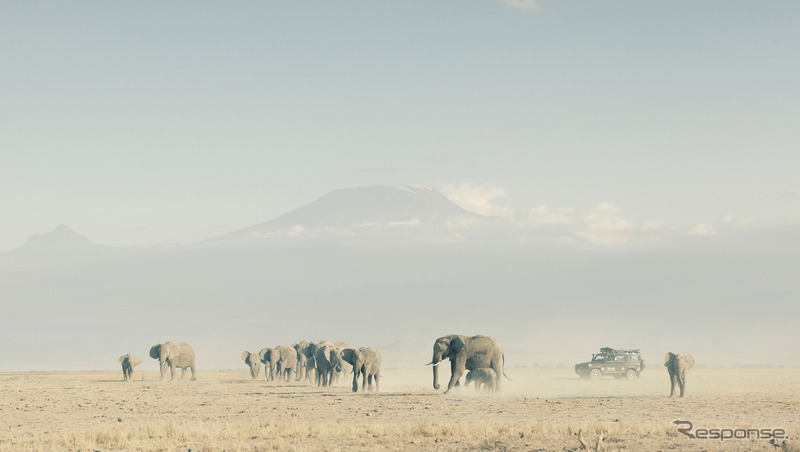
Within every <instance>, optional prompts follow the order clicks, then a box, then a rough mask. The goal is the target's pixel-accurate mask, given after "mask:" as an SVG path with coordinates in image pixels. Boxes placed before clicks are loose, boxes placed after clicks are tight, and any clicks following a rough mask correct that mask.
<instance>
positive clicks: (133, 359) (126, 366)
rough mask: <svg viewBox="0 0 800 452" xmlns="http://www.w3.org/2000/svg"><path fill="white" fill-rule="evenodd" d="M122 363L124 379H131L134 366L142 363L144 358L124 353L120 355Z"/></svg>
mask: <svg viewBox="0 0 800 452" xmlns="http://www.w3.org/2000/svg"><path fill="white" fill-rule="evenodd" d="M119 363H120V364H122V381H126V380H130V379H131V374H132V373H133V368H134V367H136V366H138V365H139V364H141V363H142V358H139V357H138V356H133V355H122V356H120V357H119Z"/></svg>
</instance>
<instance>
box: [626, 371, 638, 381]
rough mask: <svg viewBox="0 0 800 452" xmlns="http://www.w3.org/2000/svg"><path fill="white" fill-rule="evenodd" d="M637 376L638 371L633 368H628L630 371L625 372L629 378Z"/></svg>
mask: <svg viewBox="0 0 800 452" xmlns="http://www.w3.org/2000/svg"><path fill="white" fill-rule="evenodd" d="M636 377H637V375H636V371H635V370H633V369H628V371H627V372H625V378H627V379H628V380H633V379H634V378H636Z"/></svg>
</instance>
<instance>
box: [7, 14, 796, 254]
mask: <svg viewBox="0 0 800 452" xmlns="http://www.w3.org/2000/svg"><path fill="white" fill-rule="evenodd" d="M517 3H518V4H530V3H528V2H523V1H519V2H517ZM537 4H538V8H535V9H521V8H515V7H512V6H509V5H508V4H506V3H504V2H502V1H496V0H471V1H464V0H460V1H446V0H434V1H431V0H427V1H402V2H385V1H384V2H381V1H374V0H371V1H337V2H333V1H330V0H327V1H305V2H295V1H276V2H238V3H236V2H203V1H191V2H188V1H184V2H166V3H165V2H135V3H124V4H123V3H119V2H105V1H92V2H89V1H83V2H55V1H53V2H36V1H31V2H28V1H26V2H3V3H2V4H0V55H2V60H0V152H1V153H2V156H3V160H2V162H3V164H2V165H1V166H0V212H3V214H2V216H1V217H0V219H1V220H2V221H0V251H2V250H6V249H10V248H13V247H15V246H18V245H20V244H21V243H22V242H23V241H24V240H25V238H26V237H28V236H29V235H31V234H32V233H35V232H47V231H49V230H51V229H53V228H54V227H55V226H56V225H58V224H59V223H66V224H68V225H70V226H71V227H72V228H73V229H75V230H77V231H79V232H81V233H83V234H86V235H87V236H89V237H90V238H91V239H93V240H95V241H97V242H100V243H106V244H111V245H132V244H145V243H157V242H174V241H194V240H202V239H206V238H209V237H212V236H215V235H219V234H222V233H226V232H229V231H232V230H234V229H238V228H242V227H246V226H249V225H252V224H254V223H258V222H262V221H266V220H269V219H271V218H273V217H275V216H277V215H280V214H282V213H285V212H286V211H288V210H290V209H293V208H296V207H299V206H301V205H303V204H305V203H307V202H310V201H312V200H314V199H315V198H317V197H319V196H321V195H323V194H325V193H326V192H328V191H330V190H333V189H336V188H343V187H352V186H359V185H371V184H420V185H431V186H440V185H442V184H451V185H450V186H451V187H452V186H454V185H455V186H459V185H460V184H471V186H472V187H478V188H480V187H483V188H486V189H487V190H483V191H482V190H480V189H476V190H475V191H474V194H475V195H476V196H480V193H482V192H487V191H488V192H491V193H494V194H496V193H498V189H502V192H504V193H505V195H506V196H505V197H499V198H495V199H494V200H493V203H494V204H495V205H498V206H506V207H509V208H511V209H513V210H518V211H527V210H531V209H534V208H536V207H538V206H541V205H542V204H546V205H547V206H548V208H550V209H590V208H592V207H594V206H597V205H599V204H601V203H611V204H613V205H614V206H616V208H618V210H617V213H618V214H619V215H620V216H621V217H624V218H626V219H629V220H630V221H635V222H640V223H641V222H645V221H647V220H656V221H660V222H662V223H663V224H664V225H665V227H666V228H671V227H676V228H688V227H691V226H693V225H697V224H707V225H711V226H714V225H716V224H717V223H720V222H722V221H723V219H724V218H726V217H728V220H727V221H728V222H730V221H731V220H730V219H731V218H734V219H742V220H748V221H752V222H755V223H756V224H763V223H774V222H783V223H786V222H789V223H792V222H794V223H800V177H798V172H799V171H798V170H799V169H800V149H799V148H800V146H799V144H800V132H798V124H800V83H798V80H800V27H797V20H798V17H800V3H798V2H793V1H775V2H752V1H729V0H725V1H696V0H690V1H671V2H645V1H638V0H637V1H634V0H630V1H616V2H599V1H593V2H589V1H585V2H578V1H566V0H558V1H555V0H553V1H547V0H541V1H539V2H538V3H537Z"/></svg>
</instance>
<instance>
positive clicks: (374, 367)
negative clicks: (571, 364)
mask: <svg viewBox="0 0 800 452" xmlns="http://www.w3.org/2000/svg"><path fill="white" fill-rule="evenodd" d="M150 357H151V358H153V359H157V360H158V362H159V369H160V371H161V378H162V379H163V378H164V374H165V372H166V369H167V368H169V371H170V379H174V378H175V368H176V367H177V368H179V369H181V378H183V376H184V374H185V373H186V369H190V370H191V372H192V380H195V379H196V378H197V377H196V375H195V356H194V349H192V347H191V346H190V345H189V344H186V343H184V342H182V343H178V344H176V343H174V342H165V343H163V344H156V345H154V346H153V347H151V348H150ZM241 359H242V361H244V363H245V364H247V365H248V366H249V368H250V377H251V379H253V380H255V379H257V378H258V376H259V374H260V372H261V365H262V364H264V380H265V381H269V380H277V381H281V380H285V381H291V379H292V374H294V380H295V381H300V380H305V381H309V382H311V383H312V384H314V383H316V385H317V386H330V385H331V384H333V382H334V381H336V380H337V379H338V378H339V377H341V376H342V375H348V374H349V373H350V372H352V374H353V391H354V392H356V391H358V386H359V385H358V379H359V377H361V389H362V390H370V391H371V390H373V385H372V384H373V381H374V383H375V390H376V391H378V390H379V389H380V386H379V385H380V378H381V375H380V370H381V354H380V352H378V351H377V350H375V349H374V348H372V347H362V348H359V349H354V348H352V347H350V346H349V345H347V344H346V343H344V342H336V343H331V342H327V341H321V342H318V343H313V342H309V341H301V342H298V343H295V344H292V345H286V346H277V347H274V348H269V347H268V348H264V349H262V350H261V351H260V352H258V353H250V352H248V351H245V352H242V354H241ZM444 360H449V361H450V371H451V374H450V380H449V382H448V384H447V389H446V390H445V394H446V393H448V392H449V391H450V390H452V389H453V388H454V387H457V386H458V385H459V380H460V379H461V377H462V376H463V375H464V373H465V372H466V371H469V373H468V374H467V377H466V382H465V386H469V384H470V382H473V381H474V382H475V389H476V390H479V389H480V388H484V389H486V390H488V391H490V392H494V391H499V390H500V383H501V376H505V377H506V378H508V376H507V375H506V374H505V372H504V370H503V367H504V366H505V354H504V353H503V347H502V346H501V345H500V342H498V341H497V339H495V338H493V337H490V336H483V335H477V336H464V335H459V334H451V335H448V336H442V337H440V338H438V339H436V341H435V342H434V344H433V358H432V360H431V362H430V363H428V364H427V365H429V366H433V387H434V388H435V389H439V388H440V385H439V371H438V370H439V365H440V364H441V363H442V362H443V361H444ZM119 362H120V364H121V365H122V374H123V380H130V379H131V374H132V372H133V368H134V367H136V366H137V365H139V364H141V362H142V360H141V359H140V358H138V357H136V356H133V355H123V356H120V357H119ZM664 366H666V367H667V371H668V372H669V376H670V382H671V384H672V388H671V390H670V397H672V396H673V395H674V392H675V386H676V384H677V385H678V386H679V388H680V396H681V397H683V396H684V390H685V385H686V372H687V371H688V370H689V369H691V368H692V366H694V358H693V357H692V355H676V354H674V353H668V354H667V355H666V356H665V358H664ZM312 374H313V378H314V380H313V381H312ZM509 379H510V378H509Z"/></svg>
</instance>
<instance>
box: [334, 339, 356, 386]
mask: <svg viewBox="0 0 800 452" xmlns="http://www.w3.org/2000/svg"><path fill="white" fill-rule="evenodd" d="M333 346H334V347H336V350H337V351H338V352H339V355H340V356H341V352H342V350H344V349H346V348H351V347H350V346H349V345H347V342H341V341H340V342H334V344H333ZM341 363H342V366H341V368H340V369H339V370H337V371H335V372H334V373H333V378H332V381H331V384H333V383H334V382H336V381H339V377H341V376H342V375H349V374H350V373H352V372H353V366H352V365H351V364H350V363H349V362H347V361H341Z"/></svg>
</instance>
